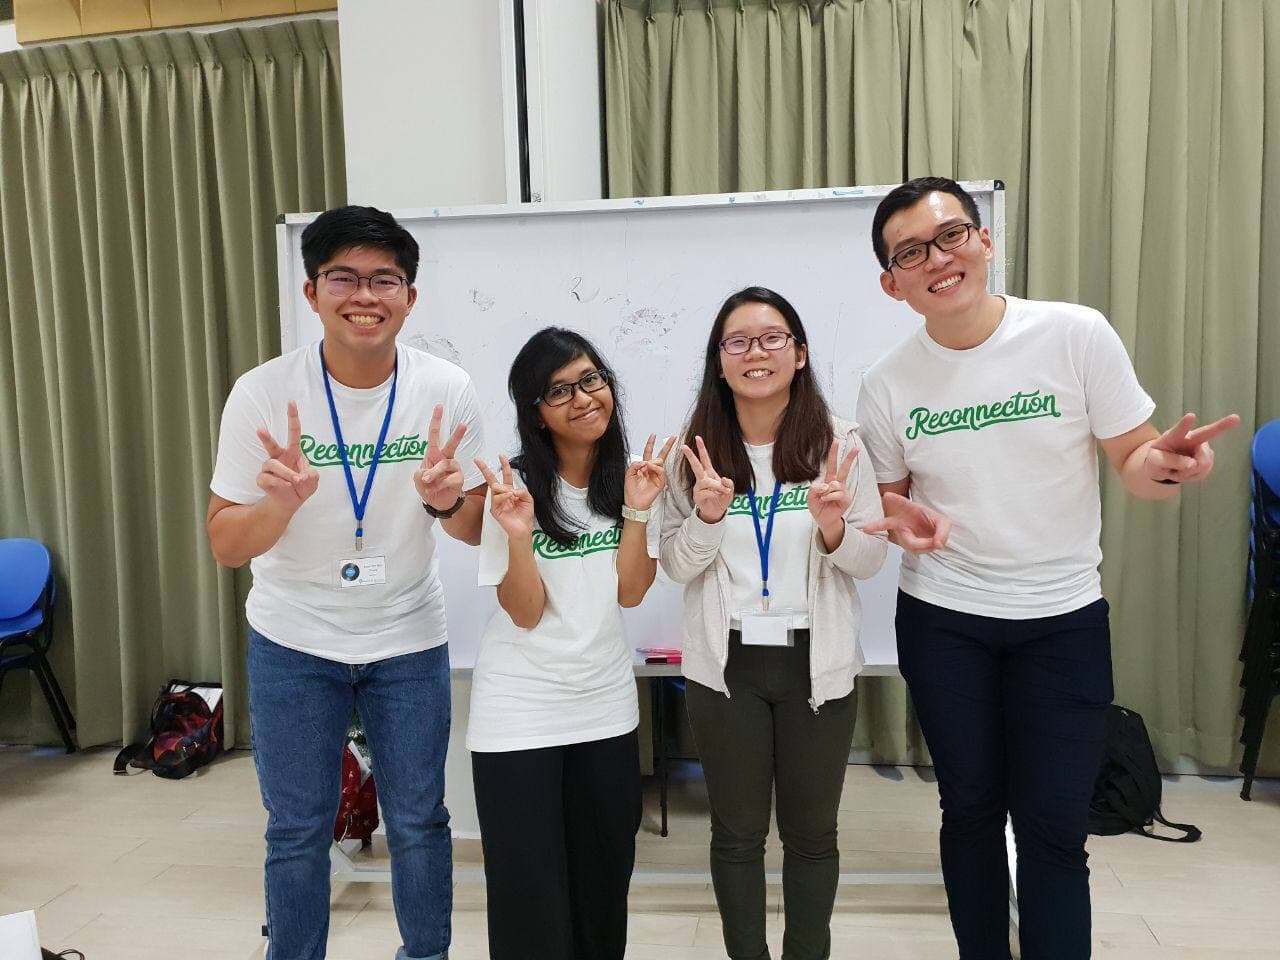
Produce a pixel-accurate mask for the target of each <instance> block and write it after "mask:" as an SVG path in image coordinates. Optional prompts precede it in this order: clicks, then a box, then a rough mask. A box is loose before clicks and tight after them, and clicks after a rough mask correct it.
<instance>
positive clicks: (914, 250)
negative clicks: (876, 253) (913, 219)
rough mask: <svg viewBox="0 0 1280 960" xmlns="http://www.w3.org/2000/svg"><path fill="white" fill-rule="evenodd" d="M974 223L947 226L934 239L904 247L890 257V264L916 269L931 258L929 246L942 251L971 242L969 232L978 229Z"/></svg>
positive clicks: (901, 267) (900, 268)
mask: <svg viewBox="0 0 1280 960" xmlns="http://www.w3.org/2000/svg"><path fill="white" fill-rule="evenodd" d="M976 229H977V227H975V226H974V225H973V224H972V223H957V224H955V225H954V226H950V227H947V229H945V230H943V231H942V232H941V233H939V234H938V235H937V236H936V237H934V238H933V239H932V240H926V241H925V242H924V243H913V244H912V245H911V246H909V247H904V248H903V249H901V250H899V251H898V252H897V253H896V254H894V255H893V256H892V257H890V258H889V266H890V268H892V267H897V268H898V269H899V270H914V269H915V268H916V267H918V266H920V264H922V263H924V262H925V261H926V260H928V259H929V248H930V247H937V248H938V249H939V250H941V251H944V252H945V251H947V250H954V249H956V247H963V246H964V245H965V244H966V243H968V242H969V233H970V231H972V230H976Z"/></svg>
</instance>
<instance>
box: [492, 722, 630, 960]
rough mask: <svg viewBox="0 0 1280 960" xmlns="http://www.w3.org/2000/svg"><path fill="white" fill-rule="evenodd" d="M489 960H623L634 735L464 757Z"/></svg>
mask: <svg viewBox="0 0 1280 960" xmlns="http://www.w3.org/2000/svg"><path fill="white" fill-rule="evenodd" d="M471 771H472V775H473V778H474V780H475V795H476V811H477V813H478V814H479V815H480V836H481V844H482V846H483V847H484V876H485V887H486V890H487V892H488V919H489V956H490V957H491V958H492V960H622V956H623V953H624V952H625V951H626V946H627V891H628V889H629V888H630V885H631V871H632V868H633V867H634V866H635V857H636V831H637V830H639V829H640V756H639V745H638V741H637V738H636V732H635V731H634V730H633V731H631V732H630V733H626V734H623V735H622V736H620V737H610V738H609V739H607V740H593V741H589V742H587V743H574V744H568V745H566V746H559V747H544V748H541V749H537V750H513V751H509V752H504V753H477V752H473V753H472V754H471Z"/></svg>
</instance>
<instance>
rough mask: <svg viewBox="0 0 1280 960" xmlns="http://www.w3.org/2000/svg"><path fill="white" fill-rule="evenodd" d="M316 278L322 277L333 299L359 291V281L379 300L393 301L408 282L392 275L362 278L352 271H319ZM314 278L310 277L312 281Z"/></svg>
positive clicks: (384, 274) (377, 274) (375, 275)
mask: <svg viewBox="0 0 1280 960" xmlns="http://www.w3.org/2000/svg"><path fill="white" fill-rule="evenodd" d="M316 277H324V282H325V284H326V285H327V286H328V288H329V292H330V293H332V294H333V295H334V296H335V297H349V296H351V295H352V294H354V293H355V292H356V291H357V290H359V289H360V283H361V281H364V282H366V283H368V284H369V292H370V293H372V294H373V295H374V296H375V297H377V298H378V299H379V300H394V299H395V298H396V297H397V296H399V295H400V290H401V288H403V287H405V286H407V285H408V283H409V281H408V280H406V279H405V278H404V277H400V276H397V275H396V274H394V273H375V274H374V275H373V276H372V277H362V276H360V274H358V273H356V272H355V271H354V270H343V269H340V268H339V269H335V270H321V271H320V272H319V273H317V274H316ZM314 279H315V277H312V280H314Z"/></svg>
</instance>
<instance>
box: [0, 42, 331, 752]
mask: <svg viewBox="0 0 1280 960" xmlns="http://www.w3.org/2000/svg"><path fill="white" fill-rule="evenodd" d="M337 33H338V31H337V24H336V23H335V22H332V21H321V20H314V21H311V20H304V21H295V22H291V23H285V24H278V25H272V26H268V27H264V28H245V29H228V30H223V31H218V32H213V33H192V32H185V31H183V32H164V33H149V34H142V35H139V36H131V37H123V38H111V39H103V40H93V41H87V42H80V43H70V44H58V45H49V46H41V47H34V48H30V49H27V50H22V51H18V52H14V53H6V54H3V55H0V449H3V450H4V451H5V456H4V467H3V470H0V536H30V537H35V538H37V539H39V540H42V541H44V542H45V543H46V544H47V545H48V546H49V547H50V550H51V552H52V554H53V556H54V563H55V568H56V572H57V577H58V591H59V606H58V611H57V615H56V617H55V624H56V633H55V639H54V647H53V650H52V653H51V658H52V661H53V666H54V672H55V673H56V674H57V676H58V678H59V680H60V681H61V683H62V685H63V687H64V689H66V692H67V694H68V697H69V698H70V699H71V701H72V705H73V708H74V710H75V713H76V718H77V721H78V726H79V738H80V743H81V745H82V746H89V745H93V744H100V743H107V742H112V741H119V740H122V739H123V740H126V741H128V740H131V739H133V738H136V737H137V736H138V735H139V734H141V733H142V732H143V731H144V729H145V727H146V722H147V718H148V712H149V709H150V705H151V702H152V701H153V699H154V698H155V694H156V692H157V690H158V689H159V687H160V686H161V684H162V683H163V682H164V681H166V680H167V679H169V678H171V677H182V678H186V679H194V680H221V681H223V682H224V683H225V684H226V687H227V723H228V729H227V731H226V732H227V737H228V741H229V742H234V741H235V739H236V738H237V735H239V738H240V739H241V740H247V733H248V724H247V695H246V686H245V668H244V635H245V630H244V624H243V601H244V594H245V592H246V590H247V587H248V577H247V574H242V573H237V574H232V573H230V572H228V571H225V570H220V569H218V568H217V567H216V566H215V565H214V563H213V560H212V558H211V556H210V553H209V547H208V542H207V540H206V537H205V531H204V517H205V510H206V507H207V504H208V499H209V490H208V484H209V477H210V475H211V473H212V466H213V455H214V448H215V445H216V442H217V426H218V421H219V418H220V416H221V412H222V404H223V401H224V400H225V398H226V395H227V392H228V391H229V389H230V387H231V384H232V383H233V382H234V381H235V378H236V377H237V376H238V375H239V374H240V373H242V372H243V371H244V370H246V369H248V368H250V367H253V366H255V365H256V364H258V363H260V362H262V361H263V360H265V359H267V358H268V357H270V356H273V355H275V354H276V353H278V352H279V322H278V315H277V300H278V293H277V281H276V276H277V274H276V255H275V220H276V218H277V216H278V215H279V214H282V213H285V212H291V211H298V210H317V209H322V208H324V207H327V206H330V205H333V204H336V203H340V202H342V201H343V197H344V194H345V179H346V174H345V163H344V148H343V138H342V119H341V97H340V77H339V59H338V36H337ZM238 732H239V733H238ZM0 741H11V742H12V741H18V742H37V743H40V742H45V743H53V742H57V734H56V730H55V728H54V726H53V721H52V718H51V716H50V715H49V712H48V709H47V708H46V706H45V704H44V701H43V698H42V697H41V696H40V693H39V688H38V687H37V686H36V684H34V683H31V682H29V680H27V679H26V678H25V677H24V676H23V675H21V674H10V675H9V676H8V677H7V678H6V679H5V683H4V688H3V691H2V692H0Z"/></svg>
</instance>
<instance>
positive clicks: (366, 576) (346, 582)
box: [335, 555, 387, 587]
mask: <svg viewBox="0 0 1280 960" xmlns="http://www.w3.org/2000/svg"><path fill="white" fill-rule="evenodd" d="M335 569H336V570H337V571H338V583H340V584H341V585H342V586H344V587H371V586H374V585H375V584H379V583H386V582H387V558H386V557H366V556H363V555H362V556H359V557H355V558H354V559H345V558H344V559H342V560H339V561H338V563H337V566H336V568H335Z"/></svg>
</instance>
